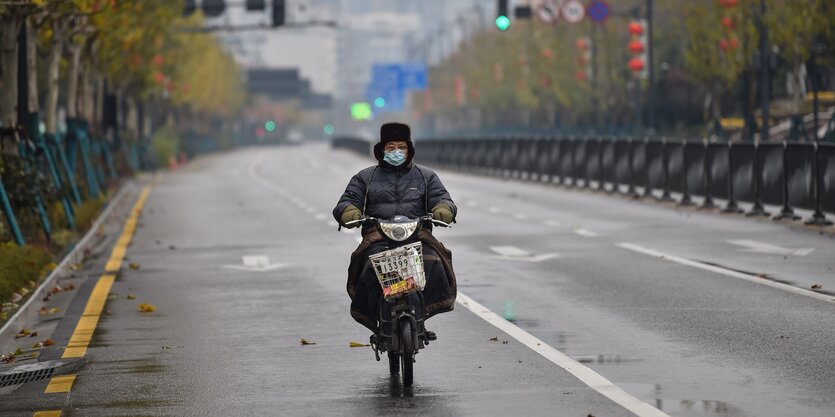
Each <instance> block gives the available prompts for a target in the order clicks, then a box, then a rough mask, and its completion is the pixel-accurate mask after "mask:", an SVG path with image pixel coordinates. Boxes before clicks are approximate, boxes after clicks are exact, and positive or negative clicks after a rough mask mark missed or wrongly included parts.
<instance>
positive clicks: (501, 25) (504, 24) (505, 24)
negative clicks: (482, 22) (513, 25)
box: [496, 15, 510, 32]
mask: <svg viewBox="0 0 835 417" xmlns="http://www.w3.org/2000/svg"><path fill="white" fill-rule="evenodd" d="M509 27H510V18H509V17H507V16H505V15H500V16H499V17H497V18H496V28H498V29H499V30H500V31H502V32H504V31H506V30H507V29H508V28H509Z"/></svg>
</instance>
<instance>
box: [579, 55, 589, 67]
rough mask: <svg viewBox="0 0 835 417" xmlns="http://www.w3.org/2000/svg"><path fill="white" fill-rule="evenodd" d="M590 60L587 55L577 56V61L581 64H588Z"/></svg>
mask: <svg viewBox="0 0 835 417" xmlns="http://www.w3.org/2000/svg"><path fill="white" fill-rule="evenodd" d="M590 61H591V60H590V59H589V57H587V56H585V55H580V56H578V57H577V63H578V64H580V65H588V64H589V62H590Z"/></svg>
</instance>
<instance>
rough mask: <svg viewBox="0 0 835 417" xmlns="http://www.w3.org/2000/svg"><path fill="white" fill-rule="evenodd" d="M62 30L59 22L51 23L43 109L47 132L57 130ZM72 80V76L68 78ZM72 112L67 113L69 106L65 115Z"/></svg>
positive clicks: (70, 115)
mask: <svg viewBox="0 0 835 417" xmlns="http://www.w3.org/2000/svg"><path fill="white" fill-rule="evenodd" d="M63 37H64V36H63V32H62V31H61V24H60V23H53V25H52V40H51V41H50V43H49V56H48V58H47V64H46V65H47V93H46V108H45V109H44V120H45V123H46V132H47V133H56V132H57V130H58V94H59V92H60V90H61V88H60V85H59V84H58V82H59V77H60V75H61V54H62V53H63ZM70 80H72V78H70ZM74 114H75V109H73V113H69V106H68V109H67V115H68V116H69V117H74Z"/></svg>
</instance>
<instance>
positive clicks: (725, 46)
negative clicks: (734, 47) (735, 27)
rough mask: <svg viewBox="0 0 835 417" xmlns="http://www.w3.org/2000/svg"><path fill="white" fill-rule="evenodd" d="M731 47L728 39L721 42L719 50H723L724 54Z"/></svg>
mask: <svg viewBox="0 0 835 417" xmlns="http://www.w3.org/2000/svg"><path fill="white" fill-rule="evenodd" d="M730 46H731V44H730V42H728V40H727V39H722V40H721V41H719V49H721V50H722V52H725V51H727V50H728V48H730Z"/></svg>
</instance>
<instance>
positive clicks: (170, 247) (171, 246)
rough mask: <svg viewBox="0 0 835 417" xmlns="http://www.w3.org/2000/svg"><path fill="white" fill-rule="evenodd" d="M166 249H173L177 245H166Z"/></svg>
mask: <svg viewBox="0 0 835 417" xmlns="http://www.w3.org/2000/svg"><path fill="white" fill-rule="evenodd" d="M168 249H169V250H175V249H177V247H176V246H174V245H168Z"/></svg>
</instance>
